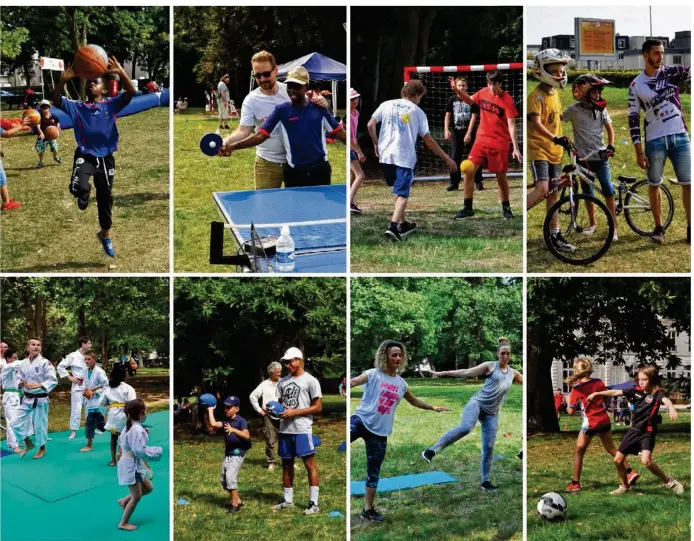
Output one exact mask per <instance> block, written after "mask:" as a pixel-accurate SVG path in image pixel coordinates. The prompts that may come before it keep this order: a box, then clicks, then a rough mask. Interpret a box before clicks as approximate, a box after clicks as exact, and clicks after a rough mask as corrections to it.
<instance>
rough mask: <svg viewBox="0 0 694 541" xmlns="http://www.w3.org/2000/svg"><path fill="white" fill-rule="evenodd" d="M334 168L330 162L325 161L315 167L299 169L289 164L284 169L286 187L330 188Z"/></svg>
mask: <svg viewBox="0 0 694 541" xmlns="http://www.w3.org/2000/svg"><path fill="white" fill-rule="evenodd" d="M331 176H332V168H331V167H330V162H327V161H323V162H321V163H319V164H317V165H316V166H315V167H310V168H307V169H299V168H297V167H290V166H289V164H287V166H286V167H285V168H284V187H285V188H298V187H301V186H329V185H330V177H331Z"/></svg>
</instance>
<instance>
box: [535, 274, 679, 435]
mask: <svg viewBox="0 0 694 541" xmlns="http://www.w3.org/2000/svg"><path fill="white" fill-rule="evenodd" d="M527 321H528V427H529V429H530V430H531V431H543V432H556V431H558V430H559V424H558V421H557V417H556V414H555V411H554V404H553V401H552V391H553V389H552V379H551V368H552V362H553V361H554V360H558V361H566V360H568V361H570V360H573V359H575V358H576V357H578V356H579V355H587V356H589V357H592V358H594V359H595V361H596V362H598V363H608V362H609V363H614V364H615V365H624V364H625V359H626V358H627V357H629V356H633V358H635V359H636V362H637V363H638V365H639V366H642V365H645V364H649V363H653V362H656V361H665V362H666V365H667V367H668V368H675V367H677V366H679V365H680V364H681V359H680V358H679V357H677V356H675V355H673V353H672V351H673V349H674V346H675V342H674V338H673V337H672V336H671V335H670V334H669V333H668V328H667V327H666V326H665V325H664V324H663V323H664V321H667V322H668V323H670V325H671V328H672V329H674V330H675V331H676V332H677V333H682V332H684V333H687V334H688V335H689V334H690V281H689V280H688V279H682V278H551V279H544V278H542V279H541V278H531V279H530V280H529V283H528V316H527ZM669 383H670V384H671V385H672V386H673V387H676V388H678V389H679V390H681V391H682V392H683V393H685V394H687V395H689V381H681V382H669Z"/></svg>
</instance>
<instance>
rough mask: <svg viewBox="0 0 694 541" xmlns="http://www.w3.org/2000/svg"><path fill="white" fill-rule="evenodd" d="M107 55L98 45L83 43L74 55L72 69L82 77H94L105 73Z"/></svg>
mask: <svg viewBox="0 0 694 541" xmlns="http://www.w3.org/2000/svg"><path fill="white" fill-rule="evenodd" d="M107 66H108V56H106V51H104V50H103V49H102V48H101V47H99V46H98V45H93V44H90V45H85V46H83V47H80V50H79V51H77V54H76V55H75V61H74V62H73V64H72V69H74V70H75V73H76V74H77V76H78V77H80V78H82V79H96V78H97V77H102V76H103V75H104V74H105V73H106V68H107Z"/></svg>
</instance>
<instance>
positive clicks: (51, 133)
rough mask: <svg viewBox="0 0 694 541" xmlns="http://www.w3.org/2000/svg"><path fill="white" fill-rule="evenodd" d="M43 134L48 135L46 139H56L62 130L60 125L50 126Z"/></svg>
mask: <svg viewBox="0 0 694 541" xmlns="http://www.w3.org/2000/svg"><path fill="white" fill-rule="evenodd" d="M43 135H44V136H45V137H46V141H55V140H56V139H57V138H58V137H59V136H60V130H59V129H58V126H48V127H47V128H46V129H45V130H43Z"/></svg>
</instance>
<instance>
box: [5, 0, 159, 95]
mask: <svg viewBox="0 0 694 541" xmlns="http://www.w3.org/2000/svg"><path fill="white" fill-rule="evenodd" d="M0 20H2V25H3V26H2V30H3V31H4V32H3V42H4V41H5V38H6V32H8V31H9V32H10V34H9V35H10V36H13V37H15V36H16V35H19V36H21V37H24V36H26V39H24V40H21V42H20V43H19V44H18V45H13V47H12V50H13V52H15V53H16V54H14V55H7V56H6V55H5V54H4V53H5V45H3V56H2V59H1V60H2V68H3V69H6V70H10V71H14V70H17V69H21V70H22V71H23V72H24V75H25V77H26V78H27V80H28V79H30V78H31V77H32V76H33V75H35V74H34V72H33V65H34V64H33V59H34V57H35V56H36V55H38V56H49V57H53V58H62V59H64V60H65V61H66V62H72V59H73V57H74V54H75V52H76V51H77V50H78V49H79V48H80V47H81V46H82V45H85V44H87V43H95V44H97V45H100V46H101V47H103V48H104V50H106V52H107V53H108V54H109V56H115V57H116V58H117V59H118V61H119V62H120V63H121V64H124V63H125V62H132V63H133V72H134V69H135V66H136V65H139V66H141V67H142V68H144V69H145V70H147V71H148V73H149V74H150V76H151V77H152V79H155V80H157V81H159V82H162V81H163V82H164V83H168V78H169V70H168V65H169V41H170V40H169V8H168V7H167V6H147V7H118V8H115V7H105V6H79V7H76V6H31V7H19V6H15V7H4V6H3V8H2V11H0ZM16 41H17V40H16V39H13V40H12V43H13V44H14V43H15V42H16Z"/></svg>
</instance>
